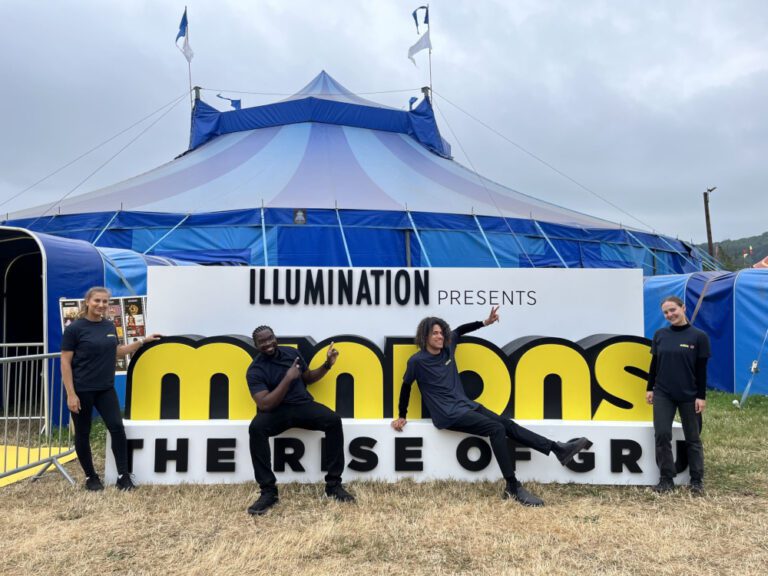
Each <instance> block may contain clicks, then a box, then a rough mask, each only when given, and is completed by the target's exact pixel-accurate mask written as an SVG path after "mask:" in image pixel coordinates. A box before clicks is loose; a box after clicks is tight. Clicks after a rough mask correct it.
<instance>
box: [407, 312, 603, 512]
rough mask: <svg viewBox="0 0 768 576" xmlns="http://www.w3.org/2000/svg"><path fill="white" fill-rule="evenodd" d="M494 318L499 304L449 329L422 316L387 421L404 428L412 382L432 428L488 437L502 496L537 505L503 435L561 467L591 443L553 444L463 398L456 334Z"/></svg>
mask: <svg viewBox="0 0 768 576" xmlns="http://www.w3.org/2000/svg"><path fill="white" fill-rule="evenodd" d="M498 321H499V307H498V306H496V307H493V308H491V313H490V314H489V316H488V318H486V319H485V320H483V321H478V322H470V323H469V324H463V325H461V326H459V327H458V328H456V330H453V331H451V329H450V327H449V326H448V323H447V322H446V321H445V320H443V319H442V318H436V317H428V318H424V319H423V320H422V321H421V322H420V323H419V325H418V327H417V328H416V338H415V343H416V345H417V346H418V347H419V351H418V352H416V353H415V354H414V355H413V356H411V357H410V358H409V360H408V365H407V367H406V370H405V375H404V376H403V386H402V388H401V389H400V400H399V403H398V416H399V417H398V418H397V419H396V420H394V421H393V422H392V428H394V429H395V430H397V431H398V432H401V431H402V430H403V428H404V427H405V425H406V423H407V420H406V415H407V413H408V401H409V399H410V396H411V385H412V384H413V382H414V380H416V381H417V382H418V386H419V390H420V391H421V396H422V398H423V399H424V404H426V406H427V409H428V410H429V414H430V416H431V417H432V423H433V424H434V425H435V427H437V428H439V429H445V430H455V431H457V432H466V433H468V434H475V435H477V436H486V437H488V439H489V440H490V443H491V449H492V450H493V454H494V456H495V457H496V462H497V463H498V465H499V468H501V473H502V475H503V476H504V479H505V480H506V487H505V489H504V493H503V497H504V498H511V499H513V500H516V501H517V502H519V503H520V504H522V505H524V506H543V505H544V502H543V501H542V500H541V498H539V497H538V496H535V495H534V494H531V493H530V492H529V491H528V490H526V489H525V488H524V487H523V486H522V484H520V482H518V481H517V478H516V477H515V465H514V463H513V461H512V458H511V457H510V455H509V451H508V448H507V438H512V439H513V440H514V441H515V442H517V443H518V444H521V445H523V446H527V447H529V448H533V449H534V450H536V451H538V452H541V453H543V454H550V453H552V454H554V455H555V456H556V457H557V459H558V460H559V461H560V463H561V464H562V465H563V466H565V465H566V464H568V463H569V462H571V460H573V457H574V456H575V455H576V454H578V453H579V452H580V451H581V450H585V449H588V448H589V447H591V446H592V442H590V441H589V440H588V439H586V438H578V439H576V440H572V441H570V442H555V441H553V440H550V439H548V438H545V437H544V436H540V435H539V434H536V433H535V432H531V431H530V430H528V429H526V428H523V427H522V426H520V425H518V424H517V423H516V422H515V421H514V420H512V419H510V418H505V417H503V416H500V415H498V414H496V413H494V412H492V411H490V410H488V409H487V408H486V407H485V406H483V405H482V404H479V403H478V402H475V401H474V400H470V399H469V398H468V397H467V395H466V393H465V392H464V387H463V386H462V384H461V378H460V376H459V371H458V369H457V367H456V359H455V352H456V346H457V345H458V343H459V339H460V338H461V336H462V335H464V334H468V333H469V332H473V331H475V330H478V329H479V328H482V327H483V326H490V325H491V324H493V323H495V322H498Z"/></svg>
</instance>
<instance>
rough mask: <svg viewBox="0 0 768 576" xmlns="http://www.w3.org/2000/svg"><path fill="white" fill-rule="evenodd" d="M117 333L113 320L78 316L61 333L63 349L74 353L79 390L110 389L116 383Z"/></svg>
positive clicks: (73, 373) (77, 389)
mask: <svg viewBox="0 0 768 576" xmlns="http://www.w3.org/2000/svg"><path fill="white" fill-rule="evenodd" d="M118 344H119V342H118V341H117V333H116V332H115V324H114V323H113V322H112V321H111V320H107V319H103V320H99V321H97V322H92V321H90V320H88V319H87V318H78V319H77V320H75V321H74V322H72V324H70V325H69V326H67V328H66V329H65V330H64V334H62V336H61V349H62V351H65V352H74V354H73V355H72V380H73V384H74V386H75V392H96V391H100V390H109V389H110V388H112V386H114V384H115V357H116V356H117V345H118Z"/></svg>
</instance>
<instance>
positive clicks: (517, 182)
mask: <svg viewBox="0 0 768 576" xmlns="http://www.w3.org/2000/svg"><path fill="white" fill-rule="evenodd" d="M419 3H420V2H419V1H418V0H417V1H404V0H376V1H373V0H368V1H365V0H358V1H355V2H351V1H341V0H334V1H324V0H315V1H311V0H291V1H284V0H269V1H265V0H252V1H247V0H216V1H213V0H210V1H202V0H188V1H187V6H188V9H189V31H190V44H191V47H192V49H193V50H194V52H195V56H194V59H193V60H192V81H193V84H196V85H200V86H202V87H203V88H205V89H206V90H205V91H204V92H203V99H204V100H206V101H207V102H208V103H210V104H212V105H214V106H217V107H219V108H220V109H226V108H227V106H226V105H227V103H226V102H225V101H223V100H218V99H217V98H216V96H215V95H216V93H217V92H219V91H222V92H223V93H224V94H225V95H228V96H232V97H241V98H242V100H243V106H244V107H245V106H255V105H259V104H264V103H267V102H270V101H274V100H276V99H279V98H280V97H281V96H276V95H265V94H266V93H271V94H290V93H293V92H296V91H298V90H299V89H300V88H301V87H303V86H304V85H305V84H306V83H307V82H308V81H309V80H310V79H311V78H313V77H314V76H315V75H316V74H317V73H318V72H319V71H320V70H323V69H324V70H326V71H327V72H328V73H330V74H331V75H332V76H334V77H335V78H336V80H338V81H339V82H341V83H342V84H343V85H345V86H347V88H349V89H350V90H352V91H353V92H357V93H365V94H366V96H365V97H366V98H369V99H371V100H375V101H379V102H382V103H384V104H387V105H390V106H395V107H407V102H408V98H409V97H410V96H412V95H418V88H419V87H420V86H422V85H424V84H427V83H428V81H429V77H428V65H427V59H426V56H425V53H422V54H421V55H418V56H417V62H418V68H416V67H414V66H413V64H411V62H410V61H409V60H408V59H407V58H406V53H407V50H408V47H409V46H410V45H411V44H413V43H414V42H415V41H416V40H417V39H418V36H417V35H416V29H415V26H414V23H413V19H412V18H411V11H412V10H413V9H414V8H416V7H417V6H418V5H419ZM430 6H431V14H430V16H431V36H432V43H433V46H434V50H433V58H432V71H433V88H434V92H435V104H436V107H437V110H438V122H439V124H440V127H441V131H442V133H443V136H444V137H445V138H446V139H447V140H448V141H450V142H451V144H452V145H453V152H454V155H455V157H456V160H457V161H459V162H461V163H463V164H465V165H467V166H471V167H473V168H475V169H476V170H478V171H479V172H480V173H482V174H484V175H485V176H487V177H489V178H492V179H494V180H496V181H498V182H500V183H502V184H504V185H507V186H510V187H512V188H515V189H517V190H520V191H521V192H525V193H527V194H531V195H534V196H537V197H539V198H541V199H543V200H547V201H549V202H554V203H557V204H560V205H563V206H566V207H569V208H573V209H576V210H580V211H583V212H588V213H591V214H594V215H596V216H600V217H603V218H607V219H610V220H613V221H616V222H621V223H624V224H627V225H629V226H633V227H641V228H650V229H655V230H657V231H659V232H664V233H666V234H669V235H671V236H677V237H680V238H681V239H684V240H694V241H696V242H702V241H705V240H706V232H705V225H704V210H703V201H702V192H703V191H704V190H705V189H706V188H707V187H712V186H717V190H716V191H715V192H714V193H713V194H712V197H711V211H712V228H713V234H714V238H715V240H724V239H727V238H739V237H743V236H749V235H755V234H760V233H762V232H764V231H766V230H768V222H766V218H765V211H764V207H765V204H766V202H768V113H767V112H768V104H766V101H767V96H768V33H767V32H768V2H765V1H764V0H753V1H747V0H743V1H742V0H738V1H733V2H724V1H720V2H714V1H711V2H710V1H706V0H698V1H690V2H687V1H683V0H676V1H671V0H670V1H666V2H663V1H661V0H645V1H641V0H636V1H633V0H622V1H618V0H616V1H613V2H609V1H591V0H589V1H587V0H585V1H576V0H563V1H554V0H552V1H549V0H505V1H492V0H473V1H469V0H466V1H464V0H433V1H432V2H431V4H430ZM183 10H184V4H183V3H181V2H172V1H168V0H154V1H151V2H150V1H146V2H145V1H143V0H130V1H127V2H126V1H121V2H116V1H115V2H113V1H111V0H69V1H68V0H58V1H53V0H49V1H45V2H43V1H35V0H0V54H2V55H3V56H2V58H1V59H0V81H1V84H0V87H1V89H0V110H1V111H2V112H0V113H2V115H3V120H2V133H0V151H1V154H0V212H8V211H13V210H15V209H18V208H21V207H23V206H30V205H37V204H40V203H42V202H48V201H53V200H55V199H57V198H59V197H61V196H63V195H64V194H66V193H72V194H77V193H79V192H86V191H89V190H93V189H95V188H99V187H101V186H105V185H107V184H111V183H113V182H116V181H119V180H122V179H124V178H127V177H130V176H133V175H136V174H139V173H141V172H144V171H146V170H149V169H151V168H153V167H155V166H158V165H159V164H162V163H164V162H167V161H169V160H171V159H173V157H174V156H176V155H178V154H179V153H181V152H183V151H184V150H185V149H186V147H187V141H188V137H189V112H190V110H189V101H188V100H184V99H183V100H181V101H180V103H179V104H177V105H176V106H175V107H174V108H172V109H170V112H168V113H167V114H166V115H165V116H164V117H162V118H160V119H159V120H158V122H157V123H156V124H155V125H154V126H152V127H149V123H150V122H152V121H153V120H156V119H158V118H159V116H160V114H156V115H154V116H152V117H150V118H149V119H148V120H147V121H145V122H144V123H141V124H139V125H138V126H136V127H135V128H133V129H131V130H129V131H128V132H126V133H125V134H123V135H122V136H120V137H118V138H116V139H114V140H113V141H111V142H110V143H108V144H107V145H105V146H103V147H100V148H99V149H98V150H97V152H95V153H93V154H89V155H87V156H86V157H85V158H83V159H82V160H80V161H78V162H76V163H74V164H73V165H72V166H70V167H68V168H66V169H65V170H62V171H61V172H59V173H58V174H56V175H55V176H53V177H52V178H50V179H48V180H46V181H45V182H43V183H42V184H40V185H38V186H35V187H33V188H32V189H31V190H29V191H27V192H25V193H24V194H22V195H21V196H19V197H17V198H16V199H14V200H9V199H10V198H12V197H13V196H16V195H18V194H19V193H20V192H21V191H22V190H24V189H25V188H27V187H29V186H30V185H31V184H33V183H35V182H36V181H38V180H39V179H41V178H43V177H44V176H46V175H48V174H50V173H51V172H53V171H54V170H56V169H58V168H60V167H62V166H64V165H65V164H67V163H68V162H70V161H72V160H73V159H75V158H77V157H78V156H80V155H81V154H83V153H84V152H86V151H88V150H89V149H91V148H93V147H94V146H96V145H97V144H99V143H101V142H103V141H105V140H107V139H109V138H111V137H113V136H115V135H116V134H118V133H119V132H120V131H122V130H124V129H125V128H128V127H129V126H131V125H132V124H134V123H135V122H137V121H138V120H141V119H142V118H144V117H146V116H148V115H149V114H151V113H153V112H155V111H157V110H160V109H161V108H162V107H163V106H164V105H166V104H168V103H170V102H172V101H174V100H175V99H177V97H179V96H181V95H182V94H183V93H184V92H185V91H187V90H188V87H189V81H188V76H187V63H186V60H185V59H184V57H183V56H182V54H181V53H180V52H179V51H178V50H177V49H176V48H175V47H174V39H175V36H176V33H177V32H178V27H179V21H180V19H181V15H182V13H183ZM238 92H242V94H237V93H238ZM374 92H376V93H380V94H371V93H374ZM259 93H261V94H259ZM454 105H456V106H458V108H457V107H456V106H454ZM165 110H166V109H162V110H161V113H162V111H165ZM462 110H463V111H466V112H469V113H470V114H471V115H472V116H474V117H475V119H473V118H471V117H469V116H468V115H466V114H465V113H464V112H463V111H462ZM476 119H477V120H480V121H482V122H484V123H486V124H488V125H490V126H492V127H493V128H494V130H496V131H497V132H499V133H501V134H502V135H503V136H504V137H505V138H506V139H507V140H510V141H512V142H514V143H515V144H517V145H518V146H519V148H518V147H516V146H514V145H512V144H510V143H509V142H508V141H507V140H505V139H503V138H501V137H499V136H498V135H496V134H494V133H493V132H492V131H490V130H488V129H487V128H485V127H484V126H483V125H482V124H480V123H479V122H478V121H477V120H476ZM144 129H147V130H146V132H145V133H144V134H143V135H141V136H140V137H139V138H138V139H137V140H136V141H135V142H133V143H132V144H130V145H128V144H129V142H130V141H131V140H132V139H133V138H135V137H137V136H139V134H140V133H141V132H142V130H144ZM126 145H128V147H127V148H125V150H124V151H122V152H120V153H119V154H117V156H115V158H114V159H113V160H111V161H110V162H108V163H107V164H106V165H105V166H104V167H103V168H102V169H101V170H99V171H98V172H96V174H95V175H94V176H92V177H90V178H88V176H89V175H90V174H91V173H93V172H94V171H95V170H96V169H97V168H99V167H100V166H101V165H102V164H104V163H105V162H106V161H107V160H109V159H110V158H111V157H112V156H114V155H115V154H116V153H117V152H118V151H120V150H121V148H123V147H125V146H126ZM520 148H522V149H524V150H525V151H527V152H529V153H530V154H533V155H535V156H536V157H538V158H540V159H542V160H544V161H546V163H548V164H549V165H551V166H554V167H555V168H557V169H558V170H559V171H560V172H562V173H564V174H566V175H567V176H568V177H569V178H570V179H568V178H565V177H563V176H562V175H560V174H558V173H557V172H555V171H554V170H552V169H551V168H550V167H547V166H546V165H544V164H542V163H541V162H539V161H537V160H536V159H534V158H533V157H531V155H529V154H527V153H526V152H524V151H521V149H520ZM86 178H88V179H87V180H86ZM83 180H86V181H85V182H84V183H83V184H82V185H80V186H79V187H78V184H80V183H81V182H82V181H83ZM573 181H576V182H577V183H579V184H581V185H583V186H584V187H586V188H587V189H589V190H590V191H591V192H589V191H586V190H584V188H582V187H580V186H579V185H577V184H576V183H574V182H573ZM596 195H599V196H600V197H602V198H605V199H607V200H608V201H609V202H610V203H611V204H614V205H616V206H618V207H619V208H620V209H621V210H622V211H623V212H622V211H620V210H617V209H616V208H614V207H612V206H610V205H609V204H607V203H606V202H604V201H602V200H600V199H599V198H597V197H596ZM628 214H630V215H632V216H633V217H635V218H637V219H639V221H638V220H636V219H634V218H632V217H630V216H629V215H628ZM641 222H642V224H641Z"/></svg>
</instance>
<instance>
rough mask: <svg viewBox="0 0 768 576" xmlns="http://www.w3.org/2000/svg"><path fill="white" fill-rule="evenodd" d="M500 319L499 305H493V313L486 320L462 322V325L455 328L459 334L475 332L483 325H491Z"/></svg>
mask: <svg viewBox="0 0 768 576" xmlns="http://www.w3.org/2000/svg"><path fill="white" fill-rule="evenodd" d="M498 321H499V307H498V306H493V307H491V313H490V314H488V318H486V319H485V320H478V321H477V322H468V323H466V324H462V325H461V326H459V327H457V328H456V329H455V330H454V333H455V334H456V335H457V336H463V335H464V334H469V333H470V332H474V331H475V330H479V329H480V328H482V327H483V326H490V325H491V324H493V323H494V322H498Z"/></svg>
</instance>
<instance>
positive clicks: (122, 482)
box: [115, 474, 136, 492]
mask: <svg viewBox="0 0 768 576" xmlns="http://www.w3.org/2000/svg"><path fill="white" fill-rule="evenodd" d="M115 486H117V489H118V490H122V491H123V492H130V491H131V490H135V489H136V484H134V483H133V479H132V478H131V474H120V476H118V477H117V482H116V483H115Z"/></svg>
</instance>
